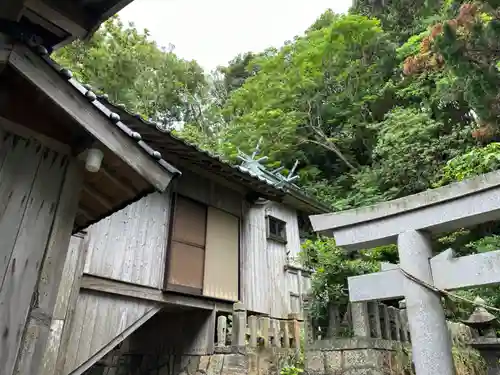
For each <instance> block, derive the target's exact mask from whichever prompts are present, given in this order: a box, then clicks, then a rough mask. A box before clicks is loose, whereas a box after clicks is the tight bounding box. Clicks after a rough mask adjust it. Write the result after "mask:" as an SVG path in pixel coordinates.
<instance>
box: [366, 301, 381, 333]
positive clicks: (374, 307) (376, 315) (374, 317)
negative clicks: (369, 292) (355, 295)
mask: <svg viewBox="0 0 500 375" xmlns="http://www.w3.org/2000/svg"><path fill="white" fill-rule="evenodd" d="M368 313H369V314H370V332H371V333H372V334H373V335H374V337H375V338H378V339H381V338H382V326H381V321H380V310H379V308H378V303H377V302H368Z"/></svg>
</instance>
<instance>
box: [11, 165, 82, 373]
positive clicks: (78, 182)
mask: <svg viewBox="0 0 500 375" xmlns="http://www.w3.org/2000/svg"><path fill="white" fill-rule="evenodd" d="M82 183H83V170H82V169H81V168H80V166H79V165H78V164H77V162H76V160H74V159H73V160H70V161H69V165H68V168H67V171H66V176H65V178H64V183H63V185H62V190H61V195H60V198H59V203H58V205H57V208H56V211H55V218H54V223H53V225H52V229H51V232H50V235H49V240H48V243H47V248H46V251H45V256H44V259H43V263H42V268H41V271H40V276H39V279H38V284H37V286H36V289H35V291H34V298H33V300H34V303H33V304H32V308H31V312H30V315H29V322H28V325H27V328H26V331H25V333H24V337H23V341H22V344H21V354H20V356H19V358H18V361H17V367H16V370H15V372H14V373H15V374H19V375H21V374H38V373H40V369H39V366H40V365H41V362H42V358H43V356H44V353H45V349H46V348H45V346H46V344H47V341H48V339H49V336H51V333H56V334H57V335H59V336H60V334H61V333H62V328H63V326H62V324H63V321H59V320H58V321H57V322H60V323H61V324H54V325H53V319H52V318H53V313H54V307H55V305H56V300H57V294H58V291H59V284H60V281H61V276H62V272H63V268H64V263H65V260H66V255H67V253H68V248H69V242H70V238H71V231H72V229H73V223H74V219H75V216H76V212H77V209H78V198H79V195H80V189H81V186H82ZM51 331H53V332H51ZM54 331H55V332H54ZM50 344H52V343H50Z"/></svg>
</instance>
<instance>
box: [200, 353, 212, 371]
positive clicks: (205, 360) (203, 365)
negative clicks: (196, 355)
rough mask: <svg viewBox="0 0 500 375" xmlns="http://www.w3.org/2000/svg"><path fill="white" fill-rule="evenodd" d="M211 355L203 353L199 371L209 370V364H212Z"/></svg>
mask: <svg viewBox="0 0 500 375" xmlns="http://www.w3.org/2000/svg"><path fill="white" fill-rule="evenodd" d="M210 357H211V356H209V355H202V356H201V357H200V363H199V364H198V370H199V371H204V372H207V369H208V366H209V364H210Z"/></svg>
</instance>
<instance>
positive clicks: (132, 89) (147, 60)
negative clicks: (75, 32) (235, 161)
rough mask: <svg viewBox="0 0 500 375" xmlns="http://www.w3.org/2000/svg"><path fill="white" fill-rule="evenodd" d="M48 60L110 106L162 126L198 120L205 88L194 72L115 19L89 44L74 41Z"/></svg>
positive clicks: (187, 63)
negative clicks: (118, 105)
mask: <svg viewBox="0 0 500 375" xmlns="http://www.w3.org/2000/svg"><path fill="white" fill-rule="evenodd" d="M54 58H55V59H56V60H57V61H58V62H59V63H60V64H61V65H64V66H66V67H68V68H70V69H71V70H73V72H74V73H75V76H76V77H77V78H78V79H80V80H81V81H83V82H85V83H88V84H90V85H91V86H92V87H93V88H94V89H95V90H96V91H100V92H104V93H106V94H107V95H109V98H110V100H111V101H112V102H115V103H123V104H125V105H126V106H127V108H129V109H130V110H132V111H134V112H137V113H140V114H141V115H142V116H144V117H146V118H148V119H153V120H155V121H158V122H161V123H163V124H164V125H166V126H169V125H172V123H173V122H176V121H197V120H198V118H199V117H200V116H201V115H202V112H203V108H202V103H203V100H204V98H205V97H206V93H207V83H206V80H205V75H204V72H203V70H202V69H201V68H200V66H199V65H198V64H197V63H196V62H195V61H186V60H183V59H180V58H178V57H177V56H176V55H175V53H173V52H172V51H169V50H165V49H162V48H159V47H158V46H157V45H156V43H154V42H153V41H151V40H150V39H149V33H148V31H147V30H144V32H142V33H141V32H139V31H138V30H137V29H135V28H134V27H133V24H130V25H129V27H125V26H124V25H123V23H122V22H121V21H120V20H119V18H118V17H117V16H115V17H113V18H111V19H110V20H108V21H106V22H105V23H104V24H103V25H102V27H101V28H100V29H99V30H98V31H97V32H96V33H95V34H94V36H93V37H92V39H91V40H90V41H89V42H87V43H85V42H82V41H76V42H74V43H73V44H71V45H69V46H67V47H65V48H63V49H61V50H59V51H57V52H56V53H55V54H54Z"/></svg>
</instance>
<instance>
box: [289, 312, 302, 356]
mask: <svg viewBox="0 0 500 375" xmlns="http://www.w3.org/2000/svg"><path fill="white" fill-rule="evenodd" d="M298 318H299V317H298V315H297V314H288V319H289V321H290V324H291V331H292V338H293V340H292V348H300V323H299V320H298Z"/></svg>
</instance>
